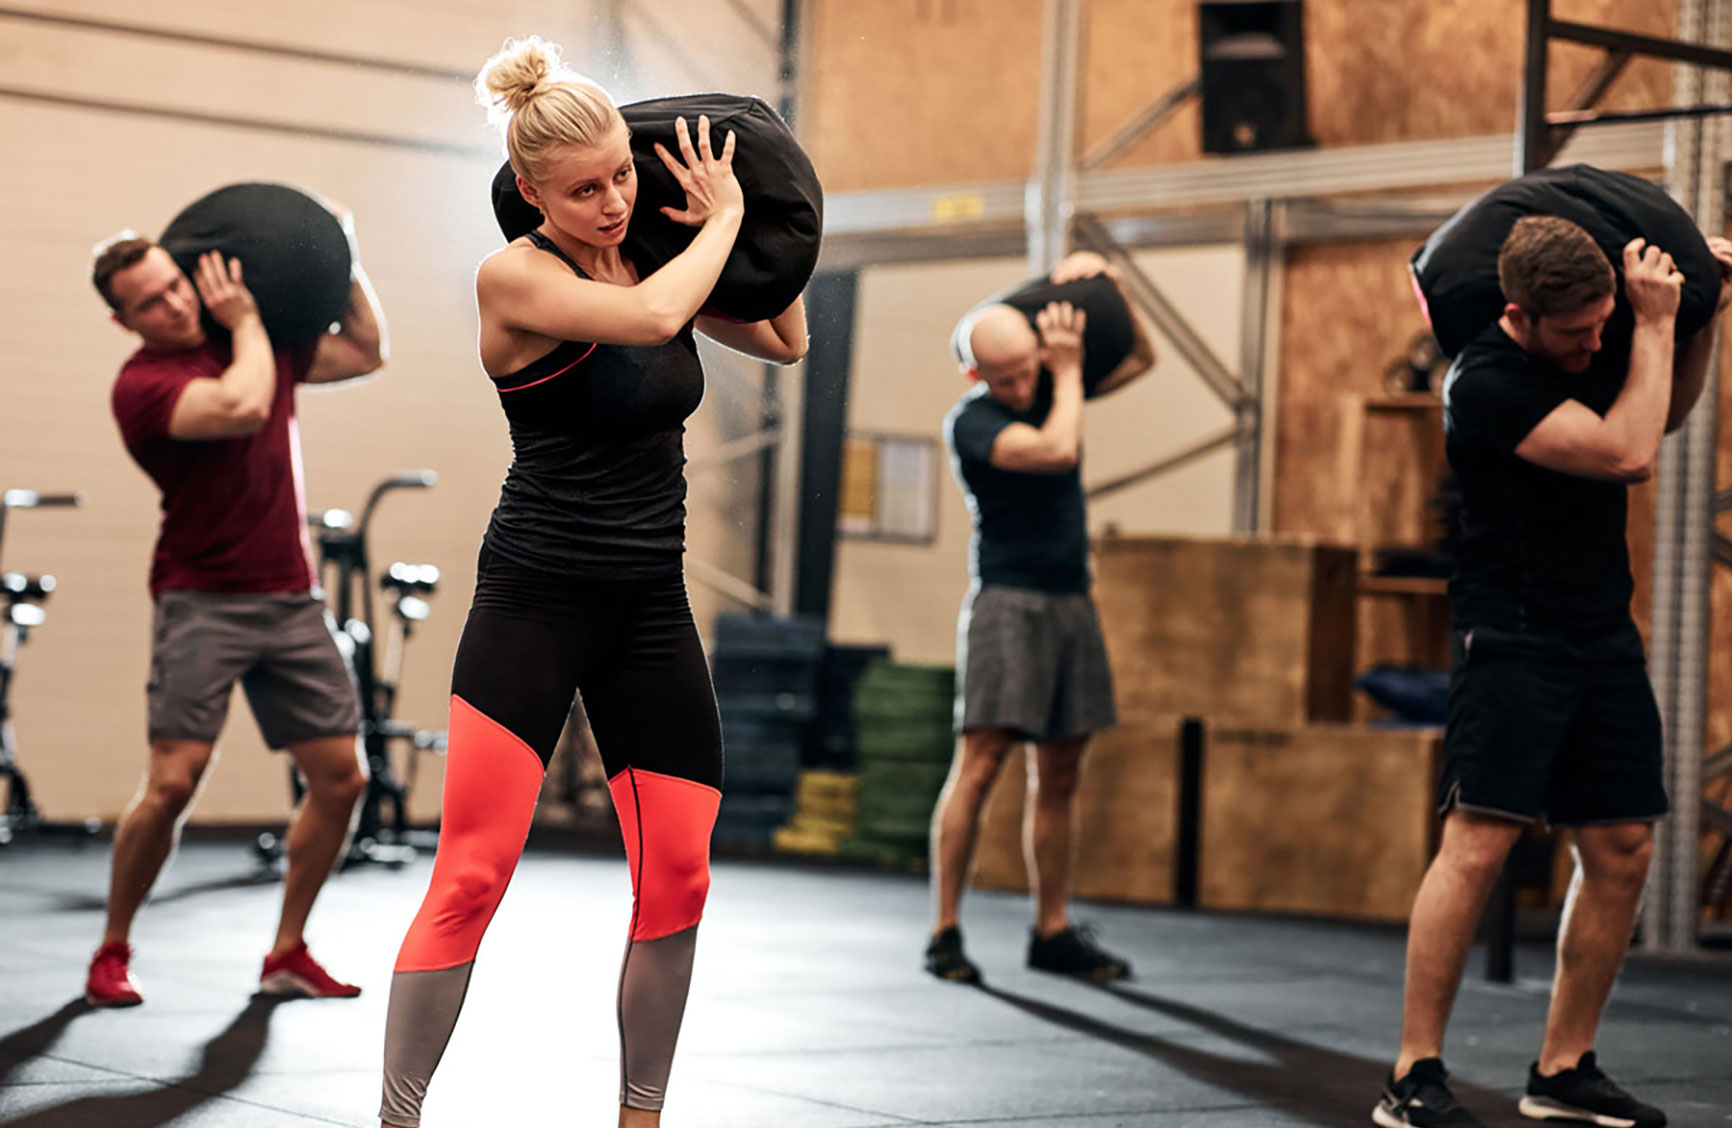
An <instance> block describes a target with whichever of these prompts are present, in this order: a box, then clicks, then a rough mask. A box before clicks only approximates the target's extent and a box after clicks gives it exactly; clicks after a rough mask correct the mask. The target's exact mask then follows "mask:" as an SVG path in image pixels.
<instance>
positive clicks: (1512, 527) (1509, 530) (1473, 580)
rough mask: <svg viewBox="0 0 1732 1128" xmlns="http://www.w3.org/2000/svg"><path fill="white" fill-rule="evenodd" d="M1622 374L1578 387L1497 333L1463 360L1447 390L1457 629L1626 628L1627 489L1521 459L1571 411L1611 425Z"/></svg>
mask: <svg viewBox="0 0 1732 1128" xmlns="http://www.w3.org/2000/svg"><path fill="white" fill-rule="evenodd" d="M1623 383H1624V370H1623V368H1622V366H1621V365H1611V364H1607V365H1596V366H1595V367H1594V368H1592V369H1590V370H1589V371H1588V372H1586V373H1583V374H1581V375H1579V376H1578V375H1574V374H1571V373H1568V372H1564V371H1563V370H1562V369H1560V368H1558V367H1556V366H1555V365H1552V364H1550V363H1548V362H1547V361H1545V360H1542V359H1541V358H1539V357H1536V356H1534V355H1532V354H1531V353H1529V352H1527V351H1526V350H1524V349H1523V348H1522V347H1521V346H1520V345H1518V344H1516V343H1515V342H1514V341H1512V340H1511V339H1510V338H1509V335H1508V334H1506V333H1505V332H1504V331H1503V329H1502V328H1501V327H1500V326H1498V325H1497V324H1495V323H1494V324H1493V325H1492V326H1491V327H1490V328H1489V329H1487V330H1486V331H1485V332H1484V333H1482V334H1480V336H1479V337H1478V338H1477V339H1476V340H1474V341H1473V343H1471V344H1469V345H1468V346H1467V347H1466V348H1465V349H1463V350H1462V352H1461V355H1460V356H1459V357H1457V358H1456V361H1455V365H1454V366H1453V367H1452V368H1451V369H1450V371H1449V375H1448V377H1447V378H1446V379H1445V381H1444V386H1443V407H1444V412H1443V417H1444V435H1445V449H1446V450H1447V452H1448V455H1449V464H1450V467H1451V468H1452V469H1453V470H1454V471H1455V476H1456V480H1457V481H1458V483H1459V484H1460V488H1461V517H1460V522H1461V527H1460V534H1461V545H1460V549H1459V552H1458V555H1457V560H1456V574H1455V578H1454V580H1453V581H1452V582H1451V584H1450V604H1451V611H1452V613H1453V615H1454V617H1455V625H1456V628H1457V629H1468V628H1472V627H1489V628H1492V629H1495V630H1505V631H1515V632H1520V633H1524V634H1534V635H1547V636H1552V637H1565V638H1576V639H1582V638H1590V637H1593V636H1596V635H1601V634H1605V633H1607V632H1609V631H1612V630H1615V629H1617V628H1618V627H1620V626H1622V625H1624V624H1626V623H1628V621H1629V617H1630V596H1631V594H1632V591H1633V588H1634V585H1633V581H1632V580H1631V578H1630V553H1629V545H1628V543H1627V541H1626V539H1625V531H1624V520H1625V513H1626V510H1627V507H1628V489H1627V487H1626V486H1625V485H1624V484H1623V483H1622V482H1607V481H1600V480H1597V479H1594V478H1583V477H1578V476H1576V475H1573V474H1563V473H1559V472H1558V471H1555V470H1548V469H1546V468H1544V467H1542V466H1539V465H1536V464H1535V463H1532V462H1529V461H1527V460H1526V459H1524V458H1520V457H1518V456H1517V455H1516V453H1515V448H1516V447H1517V446H1519V445H1521V442H1522V440H1523V439H1525V438H1527V436H1528V434H1529V432H1531V431H1532V430H1533V429H1534V427H1536V426H1537V425H1538V424H1539V423H1540V421H1541V420H1543V419H1544V418H1545V417H1546V416H1548V415H1550V414H1551V413H1552V412H1553V411H1554V410H1555V409H1556V408H1557V407H1558V406H1559V405H1560V404H1562V403H1563V402H1564V401H1565V400H1569V399H1573V400H1576V401H1578V402H1580V403H1582V404H1583V405H1585V406H1587V407H1588V408H1590V409H1591V410H1593V411H1594V412H1595V413H1596V414H1599V415H1602V416H1603V415H1605V413H1606V412H1607V411H1608V410H1610V409H1611V406H1612V404H1613V403H1614V402H1615V401H1616V400H1617V397H1618V393H1619V392H1620V391H1621V390H1622V388H1623Z"/></svg>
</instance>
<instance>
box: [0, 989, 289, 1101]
mask: <svg viewBox="0 0 1732 1128" xmlns="http://www.w3.org/2000/svg"><path fill="white" fill-rule="evenodd" d="M287 1001H288V1000H286V999H284V998H281V997H271V996H264V995H257V996H254V997H253V999H252V1000H251V1001H250V1002H248V1003H247V1005H246V1007H245V1008H244V1009H243V1010H242V1011H241V1012H240V1013H239V1014H237V1015H235V1018H234V1021H233V1022H231V1023H229V1024H228V1026H227V1027H226V1028H224V1029H223V1031H222V1032H221V1033H219V1034H217V1035H216V1036H215V1037H214V1038H212V1039H211V1040H210V1041H208V1042H206V1043H205V1044H204V1049H203V1051H202V1053H201V1055H200V1058H199V1065H198V1068H197V1069H196V1070H194V1071H193V1072H192V1073H190V1074H188V1075H187V1076H185V1077H180V1078H176V1079H173V1080H166V1081H155V1082H152V1081H149V1080H147V1079H145V1078H138V1082H139V1084H141V1085H144V1084H154V1085H156V1086H158V1087H157V1088H153V1089H148V1090H145V1091H143V1092H136V1093H124V1094H119V1095H115V1096H106V1095H105V1096H93V1097H79V1098H77V1099H75V1100H70V1101H67V1102H65V1103H64V1104H58V1105H54V1106H52V1107H49V1108H43V1109H38V1110H36V1111H35V1112H31V1113H26V1114H25V1115H23V1116H21V1117H18V1118H17V1119H15V1120H8V1121H6V1122H5V1125H6V1128H115V1126H119V1125H125V1126H126V1128H160V1126H161V1125H165V1124H167V1123H169V1122H170V1121H172V1120H174V1119H176V1118H177V1117H180V1116H184V1115H186V1114H187V1113H188V1112H190V1111H192V1110H193V1109H195V1108H197V1107H198V1106H199V1105H201V1104H204V1103H205V1102H206V1101H208V1100H210V1099H212V1098H213V1097H220V1096H222V1095H223V1094H224V1093H227V1092H231V1091H233V1090H234V1089H236V1088H239V1087H240V1085H241V1083H242V1082H244V1081H245V1080H246V1079H247V1078H248V1077H249V1076H251V1074H252V1070H253V1067H254V1066H255V1065H257V1064H258V1062H259V1058H261V1057H263V1056H264V1052H265V1043H266V1042H267V1041H268V1040H269V1038H270V1024H271V1015H272V1013H273V1012H274V1011H275V1010H276V1008H277V1007H278V1006H279V1005H280V1004H282V1003H284V1002H287ZM74 1008H76V1009H74ZM88 1009H89V1007H88V1006H87V1005H86V1004H85V1003H84V1001H83V1000H79V1001H78V1002H76V1003H69V1004H67V1005H66V1006H65V1007H62V1008H61V1009H60V1010H59V1011H56V1012H55V1013H54V1014H53V1015H50V1016H49V1017H48V1018H45V1019H43V1020H42V1021H40V1022H37V1023H35V1024H34V1025H31V1026H27V1027H25V1028H24V1029H23V1030H20V1031H18V1032H16V1033H14V1034H10V1035H8V1036H7V1037H6V1038H4V1039H0V1070H9V1069H11V1068H16V1065H17V1063H16V1062H11V1061H8V1060H7V1059H6V1057H5V1056H4V1055H6V1054H8V1053H10V1052H11V1051H13V1050H16V1049H26V1050H29V1052H31V1053H33V1054H34V1053H40V1052H42V1051H43V1050H46V1049H47V1048H48V1047H49V1046H51V1045H52V1044H53V1042H54V1040H55V1039H57V1038H59V1036H60V1032H61V1031H62V1030H64V1029H65V1028H66V1026H67V1024H68V1023H69V1022H70V1021H71V1020H72V1019H73V1018H75V1017H77V1016H78V1015H79V1014H81V1013H84V1012H85V1011H86V1010H88ZM37 1044H40V1048H39V1049H30V1047H32V1046H34V1045H37Z"/></svg>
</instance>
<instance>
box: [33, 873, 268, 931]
mask: <svg viewBox="0 0 1732 1128" xmlns="http://www.w3.org/2000/svg"><path fill="white" fill-rule="evenodd" d="M282 880H283V875H282V874H280V873H278V872H277V871H276V870H274V869H269V868H266V867H264V866H260V867H257V868H255V869H253V870H250V871H248V872H247V873H244V874H236V875H235V876H233V877H217V878H212V879H211V880H209V881H195V882H193V883H192V884H191V885H182V886H180V887H179V888H176V889H170V890H169V891H168V892H166V893H152V894H151V895H150V899H149V900H147V901H146V902H145V907H146V908H149V907H150V906H151V905H168V904H173V903H174V902H176V901H184V900H186V899H187V898H189V897H200V896H203V895H204V894H206V893H222V892H225V891H226V890H230V889H249V888H251V887H253V886H255V885H277V884H279V883H281V882H282ZM107 908H108V896H107V894H106V893H105V894H103V895H102V896H96V895H93V894H89V893H61V894H58V895H56V896H55V897H54V898H53V899H52V905H51V909H52V911H54V912H62V913H99V912H104V911H106V910H107ZM92 950H93V951H94V947H93V948H92Z"/></svg>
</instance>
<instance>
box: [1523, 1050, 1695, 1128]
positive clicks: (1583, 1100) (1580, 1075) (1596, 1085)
mask: <svg viewBox="0 0 1732 1128" xmlns="http://www.w3.org/2000/svg"><path fill="white" fill-rule="evenodd" d="M1521 1113H1522V1115H1523V1116H1526V1117H1528V1118H1530V1119H1532V1120H1574V1121H1578V1122H1580V1123H1583V1124H1599V1125H1603V1126H1604V1128H1662V1126H1663V1125H1664V1124H1665V1123H1666V1114H1665V1113H1663V1112H1661V1111H1660V1110H1659V1109H1657V1108H1652V1107H1650V1106H1648V1105H1645V1104H1643V1103H1642V1102H1641V1101H1639V1100H1637V1099H1636V1098H1635V1097H1632V1096H1631V1095H1630V1094H1628V1093H1626V1092H1624V1090H1622V1089H1620V1088H1618V1086H1617V1085H1616V1084H1615V1083H1614V1082H1613V1081H1612V1079H1611V1078H1610V1077H1607V1076H1606V1075H1605V1074H1604V1073H1602V1072H1600V1063H1599V1061H1598V1060H1597V1059H1596V1058H1595V1057H1594V1051H1592V1050H1589V1051H1588V1052H1587V1053H1585V1054H1583V1055H1582V1060H1581V1061H1578V1062H1577V1063H1576V1067H1575V1068H1574V1069H1566V1070H1564V1071H1563V1072H1562V1073H1559V1074H1555V1075H1554V1076H1551V1077H1544V1076H1541V1074H1540V1067H1539V1063H1538V1062H1535V1063H1534V1064H1533V1065H1531V1066H1529V1067H1528V1091H1527V1096H1525V1097H1523V1098H1522V1103H1521Z"/></svg>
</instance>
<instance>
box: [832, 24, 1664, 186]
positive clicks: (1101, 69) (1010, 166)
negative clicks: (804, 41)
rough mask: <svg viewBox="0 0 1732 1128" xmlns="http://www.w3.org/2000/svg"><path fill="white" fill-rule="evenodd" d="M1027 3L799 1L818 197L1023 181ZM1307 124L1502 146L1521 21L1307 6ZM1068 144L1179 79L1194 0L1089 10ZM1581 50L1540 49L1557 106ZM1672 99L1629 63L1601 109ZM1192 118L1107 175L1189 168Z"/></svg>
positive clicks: (1036, 47)
mask: <svg viewBox="0 0 1732 1128" xmlns="http://www.w3.org/2000/svg"><path fill="white" fill-rule="evenodd" d="M1040 7H1041V4H1040V0H1000V2H996V3H988V2H987V0H878V2H876V3H873V4H857V3H850V2H847V0H814V2H813V3H812V4H811V6H810V8H809V11H810V13H811V20H812V31H811V36H810V39H809V47H810V49H809V53H808V64H807V76H808V78H807V90H808V91H809V100H808V116H807V119H806V123H805V125H804V129H805V131H806V136H807V137H808V139H809V141H810V143H811V145H812V150H813V154H814V157H815V158H816V160H817V163H818V168H819V171H820V172H821V173H822V174H823V176H824V178H825V183H826V184H827V186H828V187H829V188H830V190H832V191H851V190H856V189H868V188H888V187H906V186H928V185H938V184H950V183H960V182H967V181H976V180H993V179H1011V178H1022V177H1026V176H1028V175H1029V173H1030V171H1031V170H1032V169H1033V167H1034V159H1035V146H1036V144H1037V141H1036V125H1035V122H1036V114H1037V110H1038V105H1039V91H1040V65H1041V57H1040V36H1041V13H1040ZM1555 10H1556V12H1557V14H1558V15H1559V16H1560V17H1563V18H1566V19H1572V20H1579V21H1582V22H1585V23H1595V24H1602V25H1606V26H1613V27H1621V28H1625V29H1628V30H1632V31H1640V32H1644V33H1647V34H1652V35H1667V36H1669V35H1673V34H1675V32H1676V26H1677V12H1678V7H1677V0H1654V2H1648V0H1556V3H1555ZM1305 20H1306V68H1307V88H1308V97H1309V101H1310V111H1311V127H1312V132H1313V134H1314V136H1315V137H1316V140H1317V143H1318V144H1319V145H1322V146H1338V145H1359V144H1367V143H1372V142H1379V141H1398V140H1422V139H1431V138H1442V137H1462V136H1470V135H1474V134H1484V133H1502V132H1507V131H1509V130H1512V129H1513V128H1514V127H1515V121H1516V113H1517V105H1518V102H1519V100H1520V88H1521V60H1522V39H1523V35H1524V8H1523V5H1521V4H1519V3H1516V2H1515V0H1502V2H1498V3H1487V2H1484V0H1376V2H1375V3H1372V2H1370V0H1308V2H1307V3H1306V5H1305ZM1084 51H1085V55H1084V66H1083V70H1084V74H1085V76H1086V78H1085V82H1084V89H1083V93H1082V98H1081V101H1080V105H1079V109H1078V113H1079V135H1080V139H1081V142H1082V145H1083V147H1084V148H1086V147H1087V146H1089V145H1091V144H1093V143H1094V142H1096V141H1098V140H1100V139H1101V138H1103V137H1106V136H1108V135H1110V134H1111V133H1113V132H1114V131H1116V130H1117V129H1118V128H1119V127H1120V126H1121V125H1123V124H1124V123H1125V122H1127V121H1130V120H1131V119H1132V118H1134V117H1135V116H1136V114H1137V113H1138V112H1139V111H1140V110H1141V109H1142V108H1143V107H1144V106H1146V105H1148V104H1149V103H1150V102H1152V101H1154V100H1155V99H1156V98H1157V97H1159V96H1160V95H1161V94H1162V93H1164V92H1165V91H1166V90H1168V89H1170V88H1171V87H1173V86H1174V85H1176V84H1178V83H1180V82H1182V81H1184V80H1185V79H1187V78H1189V77H1191V76H1193V75H1195V74H1196V73H1197V66H1198V59H1197V53H1198V45H1197V10H1196V3H1195V0H1089V3H1088V5H1087V16H1086V30H1085V39H1084ZM1597 57H1598V52H1597V51H1595V50H1593V49H1590V48H1584V47H1576V46H1572V45H1568V44H1562V45H1558V46H1555V47H1554V48H1553V49H1552V74H1551V82H1550V90H1549V91H1548V104H1550V105H1553V106H1561V105H1563V103H1564V102H1565V100H1566V99H1567V98H1568V97H1569V96H1570V94H1571V92H1572V91H1573V90H1574V89H1575V88H1576V86H1577V85H1578V84H1579V83H1580V82H1581V81H1582V78H1583V76H1584V75H1585V74H1587V73H1588V71H1589V70H1591V69H1592V67H1593V66H1594V64H1595V61H1596V59H1597ZM1671 96H1672V72H1671V68H1670V66H1669V65H1667V64H1661V63H1653V62H1643V63H1637V64H1634V65H1632V66H1631V67H1630V68H1629V70H1628V71H1626V72H1625V74H1624V75H1623V76H1622V77H1621V78H1620V79H1619V80H1618V83H1617V85H1616V86H1615V87H1614V88H1613V90H1612V92H1611V95H1610V97H1609V98H1608V99H1607V102H1606V104H1607V105H1608V106H1616V107H1620V108H1628V107H1637V106H1655V105H1661V104H1664V103H1666V102H1668V101H1669V100H1670V99H1671ZM1199 126H1200V117H1199V114H1198V111H1197V108H1196V106H1195V104H1192V105H1190V106H1187V107H1185V108H1184V109H1182V110H1180V111H1179V112H1178V113H1176V114H1175V115H1173V116H1172V117H1171V118H1170V119H1168V120H1167V121H1166V122H1165V123H1163V124H1162V125H1161V127H1160V128H1159V129H1158V130H1156V131H1155V132H1154V133H1152V134H1150V135H1149V136H1148V137H1147V138H1145V139H1144V140H1143V141H1142V142H1140V143H1139V144H1137V145H1136V146H1134V147H1133V148H1131V149H1130V150H1128V151H1127V152H1126V153H1124V154H1123V155H1122V156H1121V157H1120V158H1119V159H1118V161H1117V162H1116V163H1117V164H1118V165H1120V166H1127V167H1128V166H1134V165H1146V164H1160V163H1167V162H1172V161H1187V160H1195V159H1197V158H1198V157H1200V156H1201V155H1202V153H1201V145H1200V137H1199Z"/></svg>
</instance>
